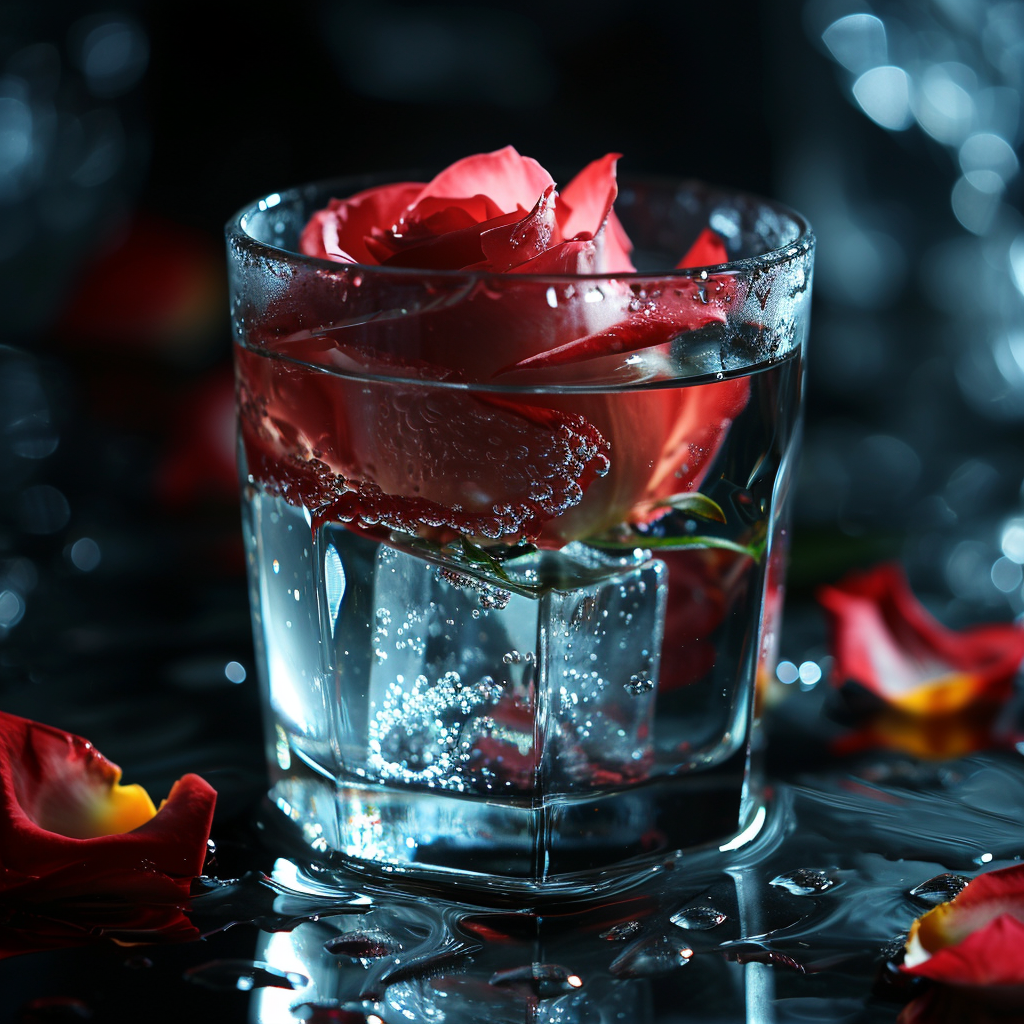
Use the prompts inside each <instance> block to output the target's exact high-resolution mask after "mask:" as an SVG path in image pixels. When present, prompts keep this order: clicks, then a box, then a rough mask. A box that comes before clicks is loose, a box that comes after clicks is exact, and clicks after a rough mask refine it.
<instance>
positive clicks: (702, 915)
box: [671, 907, 727, 932]
mask: <svg viewBox="0 0 1024 1024" xmlns="http://www.w3.org/2000/svg"><path fill="white" fill-rule="evenodd" d="M726 917H727V915H726V914H723V913H722V912H721V911H720V910H716V909H715V908H714V907H686V908H685V909H683V910H680V911H679V912H678V913H677V914H673V915H672V917H671V921H672V923H673V924H674V925H675V926H676V927H677V928H685V929H686V930H687V931H692V932H706V931H710V930H711V929H712V928H717V927H718V926H719V925H720V924H721V923H722V922H723V921H724V920H726Z"/></svg>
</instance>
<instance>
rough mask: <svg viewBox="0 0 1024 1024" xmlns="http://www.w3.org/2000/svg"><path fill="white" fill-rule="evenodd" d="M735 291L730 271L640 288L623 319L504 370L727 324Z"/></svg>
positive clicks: (614, 351) (647, 344)
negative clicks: (697, 278)
mask: <svg viewBox="0 0 1024 1024" xmlns="http://www.w3.org/2000/svg"><path fill="white" fill-rule="evenodd" d="M520 269H521V268H520ZM734 295H735V280H734V279H733V278H731V277H728V276H726V275H715V276H712V277H709V278H708V279H707V280H706V281H694V280H691V279H689V278H679V279H676V280H673V281H670V282H668V281H667V282H665V284H664V285H663V286H662V287H661V288H660V289H658V290H657V293H656V294H655V293H653V292H652V293H650V294H648V293H647V292H646V291H642V290H641V289H640V288H639V286H637V290H636V292H635V293H634V294H633V296H632V300H633V301H631V302H630V303H629V305H628V306H627V307H626V309H625V311H624V316H623V318H622V319H621V320H619V321H618V322H616V323H615V324H613V325H612V326H610V327H608V328H606V329H605V330H602V331H598V332H596V333H594V334H588V335H586V336H585V337H581V338H574V339H573V340H572V341H568V342H566V343H565V344H563V345H558V346H556V347H554V348H550V349H546V350H545V351H543V352H537V353H535V354H534V355H531V356H527V357H526V358H525V359H520V360H519V361H518V362H517V363H513V364H511V365H509V366H506V367H503V368H502V369H501V370H500V371H499V373H511V372H512V371H514V370H530V369H539V368H542V367H548V366H561V365H563V364H565V363H576V362H584V361H586V360H588V359H598V358H600V357H602V356H608V355H624V354H626V353H629V352H636V351H638V350H640V349H644V348H651V347H653V346H656V345H663V344H665V343H666V342H669V341H671V340H672V339H673V338H675V337H677V336H679V335H681V334H685V333H686V332H688V331H694V330H697V329H699V328H701V327H706V326H707V325H708V324H713V323H725V321H726V318H727V315H728V308H729V305H730V304H731V303H732V302H733V300H734Z"/></svg>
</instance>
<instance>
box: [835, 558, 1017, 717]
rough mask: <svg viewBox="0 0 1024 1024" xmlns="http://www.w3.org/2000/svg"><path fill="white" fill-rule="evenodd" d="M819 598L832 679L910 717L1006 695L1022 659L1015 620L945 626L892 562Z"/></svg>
mask: <svg viewBox="0 0 1024 1024" xmlns="http://www.w3.org/2000/svg"><path fill="white" fill-rule="evenodd" d="M819 600H820V602H821V604H822V605H823V606H824V608H825V610H826V612H827V613H828V615H829V618H830V620H831V632H832V645H833V652H832V653H833V655H834V657H835V669H834V679H835V682H836V683H838V684H840V685H842V684H846V683H855V684H857V685H859V686H862V687H863V688H864V689H866V690H868V691H870V692H871V693H873V694H874V695H875V696H876V697H878V698H880V699H881V700H882V701H884V702H886V703H887V704H891V705H894V706H896V707H897V708H900V709H901V710H902V711H904V712H906V713H910V714H915V715H947V714H951V713H953V712H955V711H957V710H959V709H962V708H965V707H967V706H968V705H970V704H971V703H974V702H977V701H989V702H991V701H1002V700H1005V699H1006V697H1008V696H1009V693H1010V689H1011V686H1012V683H1013V677H1014V674H1015V673H1016V671H1017V669H1018V667H1019V665H1020V662H1021V658H1022V657H1024V629H1021V628H1020V627H1019V626H1017V625H1014V624H996V625H987V626H976V627H974V628H972V629H967V630H964V631H962V632H954V631H953V630H949V629H946V628H945V627H943V626H941V625H940V624H939V623H938V622H936V621H935V620H934V619H933V618H932V617H931V616H930V615H929V614H928V613H927V612H926V611H925V610H924V608H922V607H921V605H920V604H919V603H918V601H917V599H916V598H915V597H914V595H913V593H912V592H911V590H910V588H909V586H908V585H907V582H906V578H905V577H904V575H903V571H902V569H900V567H899V566H896V565H882V566H878V567H876V568H875V569H872V570H870V571H869V572H865V573H859V574H853V575H851V576H849V577H847V578H846V579H845V580H843V581H842V582H841V583H839V584H836V585H835V586H831V587H824V588H822V590H821V591H820V593H819Z"/></svg>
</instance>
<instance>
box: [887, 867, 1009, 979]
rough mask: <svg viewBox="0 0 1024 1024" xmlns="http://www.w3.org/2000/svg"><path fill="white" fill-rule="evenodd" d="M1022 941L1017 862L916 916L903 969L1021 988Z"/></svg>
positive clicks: (986, 876)
mask: <svg viewBox="0 0 1024 1024" xmlns="http://www.w3.org/2000/svg"><path fill="white" fill-rule="evenodd" d="M1022 944H1024V865H1019V864H1015V865H1013V866H1012V867H1009V868H1003V869H1002V870H999V871H990V872H988V873H987V874H984V875H979V876H978V877H977V878H975V879H974V880H973V881H971V882H970V883H968V885H967V886H966V887H965V888H964V889H963V891H962V892H960V894H959V895H958V896H956V898H955V899H953V900H951V901H950V902H948V903H941V904H939V906H937V907H935V908H934V909H932V910H930V911H929V912H928V913H927V914H925V915H923V916H922V917H920V918H918V919H917V920H916V921H915V922H914V924H913V926H912V927H911V929H910V935H909V937H908V939H907V948H906V957H905V959H904V963H903V970H904V971H905V972H907V973H909V974H915V975H920V976H922V977H926V978H931V979H932V980H933V981H940V982H945V983H948V984H952V985H979V986H1024V960H1022V959H1021V956H1020V950H1021V948H1022ZM1022 993H1024V990H1022Z"/></svg>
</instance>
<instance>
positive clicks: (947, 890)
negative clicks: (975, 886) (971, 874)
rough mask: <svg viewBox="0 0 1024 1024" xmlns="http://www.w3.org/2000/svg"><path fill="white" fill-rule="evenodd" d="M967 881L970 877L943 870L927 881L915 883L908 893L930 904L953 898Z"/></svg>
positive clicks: (944, 901) (961, 890)
mask: <svg viewBox="0 0 1024 1024" xmlns="http://www.w3.org/2000/svg"><path fill="white" fill-rule="evenodd" d="M969 881H970V879H969V878H965V877H964V876H963V875H957V874H954V873H953V872H951V871H944V872H943V873H942V874H941V875H936V876H935V877H934V878H929V879H928V881H927V882H922V883H921V884H920V885H915V886H914V888H913V889H911V890H910V895H911V896H913V897H914V899H916V900H920V901H921V902H922V903H930V904H932V905H935V904H937V903H946V902H948V901H949V900H951V899H953V897H954V896H959V895H960V893H961V892H963V889H964V886H965V885H967V883H968V882H969Z"/></svg>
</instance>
